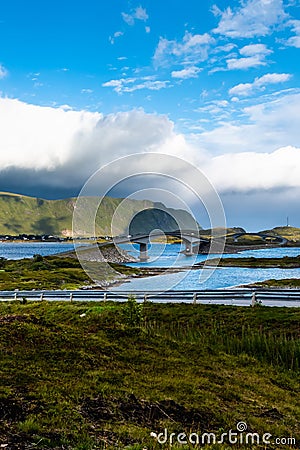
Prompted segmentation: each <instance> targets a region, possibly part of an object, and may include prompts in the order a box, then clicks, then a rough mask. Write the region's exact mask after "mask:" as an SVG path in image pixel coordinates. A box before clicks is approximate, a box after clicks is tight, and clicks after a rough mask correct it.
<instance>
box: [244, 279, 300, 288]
mask: <svg viewBox="0 0 300 450" xmlns="http://www.w3.org/2000/svg"><path fill="white" fill-rule="evenodd" d="M251 286H253V287H265V288H269V287H274V288H279V289H280V288H282V289H283V288H291V289H292V288H294V289H299V288H300V279H299V278H285V279H281V280H275V279H273V278H272V279H271V280H266V281H259V282H257V283H253V284H251Z"/></svg>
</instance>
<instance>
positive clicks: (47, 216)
mask: <svg viewBox="0 0 300 450" xmlns="http://www.w3.org/2000/svg"><path fill="white" fill-rule="evenodd" d="M122 201H123V199H120V198H111V197H105V198H104V199H103V201H102V204H101V208H100V209H99V210H98V212H97V216H96V234H97V235H98V236H101V235H110V234H111V220H112V217H113V214H114V212H115V210H116V208H117V207H118V206H119V204H120V203H121V202H122ZM98 202H99V199H98V198H97V197H85V198H84V199H82V201H81V206H82V205H83V208H82V210H83V215H84V220H88V218H91V220H92V213H93V211H94V210H95V204H96V205H97V204H98ZM75 203H76V198H67V199H63V200H45V199H41V198H35V197H28V196H25V195H19V194H11V193H7V192H0V235H19V234H35V235H43V234H50V235H55V236H71V233H72V219H73V211H74V206H75ZM146 208H159V209H162V210H164V211H167V212H169V213H170V214H173V215H174V214H175V215H176V216H178V217H179V219H180V222H181V224H182V222H185V223H187V224H189V223H191V222H192V219H191V216H190V215H189V213H187V212H186V211H183V210H173V209H168V208H166V207H165V206H164V205H163V204H161V203H153V202H151V201H148V200H142V201H140V200H127V202H126V214H125V215H124V216H122V217H121V218H119V220H118V224H117V227H116V228H114V234H122V233H124V232H126V227H127V226H128V221H129V219H130V218H131V217H132V216H133V215H134V214H135V213H138V212H139V211H141V210H143V209H146ZM164 216H166V215H164ZM152 218H153V226H154V227H155V228H160V226H161V223H162V222H161V214H160V213H159V211H158V210H156V211H154V213H153V214H152ZM168 220H169V222H168ZM137 225H138V226H137V229H139V230H140V232H143V228H144V224H143V221H142V220H141V221H140V223H138V224H137ZM164 225H165V226H166V227H167V229H169V228H170V227H171V226H172V225H173V222H172V219H171V217H170V218H169V219H167V223H165V221H164ZM186 228H188V226H186ZM83 235H84V231H83V232H82V236H83Z"/></svg>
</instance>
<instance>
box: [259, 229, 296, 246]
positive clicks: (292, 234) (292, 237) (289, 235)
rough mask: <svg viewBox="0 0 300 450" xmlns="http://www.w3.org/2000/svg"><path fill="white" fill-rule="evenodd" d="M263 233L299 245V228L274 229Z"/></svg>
mask: <svg viewBox="0 0 300 450" xmlns="http://www.w3.org/2000/svg"><path fill="white" fill-rule="evenodd" d="M263 233H267V234H273V235H274V236H282V237H284V238H286V239H288V240H289V241H292V242H297V243H300V228H297V227H275V228H273V229H272V230H266V231H264V232H263Z"/></svg>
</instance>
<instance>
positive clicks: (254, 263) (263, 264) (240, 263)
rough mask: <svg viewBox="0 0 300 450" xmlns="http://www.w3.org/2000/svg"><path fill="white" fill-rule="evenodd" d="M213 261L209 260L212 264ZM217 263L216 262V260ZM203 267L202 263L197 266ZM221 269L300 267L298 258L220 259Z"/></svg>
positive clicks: (299, 258) (299, 257)
mask: <svg viewBox="0 0 300 450" xmlns="http://www.w3.org/2000/svg"><path fill="white" fill-rule="evenodd" d="M214 261H215V260H214V259H212V260H210V262H211V263H212V264H213V263H214ZM216 261H217V260H216ZM198 265H199V266H200V265H203V263H199V264H198ZM219 266H221V267H248V268H271V267H279V268H281V269H292V268H298V267H300V255H299V256H284V257H283V258H254V257H253V256H251V257H247V258H222V259H221V260H220V262H219Z"/></svg>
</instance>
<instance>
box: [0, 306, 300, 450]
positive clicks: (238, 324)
mask: <svg viewBox="0 0 300 450" xmlns="http://www.w3.org/2000/svg"><path fill="white" fill-rule="evenodd" d="M132 308H134V305H132V304H131V305H130V308H129V309H128V305H127V303H125V304H120V303H113V302H106V303H103V302H102V303H101V302H97V303H92V302H85V303H83V302H78V303H77V302H74V303H62V302H28V303H27V304H25V305H23V304H21V303H20V302H17V301H15V302H2V303H0V352H1V355H2V356H1V365H0V419H1V422H0V423H1V424H0V444H2V443H4V444H5V443H9V447H8V448H12V449H14V448H16V449H17V448H26V447H25V444H27V445H28V446H30V445H31V446H33V447H34V448H37V449H43V450H45V449H48V448H52V449H53V448H55V449H70V450H71V449H72V450H79V449H86V450H91V449H102V448H103V449H112V448H115V449H116V448H118V449H125V448H127V449H132V450H133V449H136V450H142V449H143V448H147V449H159V448H169V447H168V446H161V445H159V444H156V443H155V440H154V439H153V438H151V437H150V432H151V431H154V432H161V431H163V429H164V428H168V430H169V432H172V431H174V432H177V433H178V432H179V431H185V432H190V431H194V432H201V433H202V432H205V431H211V432H213V431H214V432H216V433H217V434H219V435H220V434H221V432H222V430H223V431H224V430H225V431H227V430H229V429H230V428H232V429H235V426H236V423H237V422H238V421H241V420H243V421H245V422H246V423H247V424H248V427H249V429H250V430H252V431H256V432H258V433H266V432H269V433H272V434H273V435H274V436H291V435H292V436H294V437H295V438H296V439H298V443H299V439H300V426H299V423H300V406H299V392H300V383H299V375H300V372H299V360H300V343H299V321H300V311H299V310H298V309H296V308H294V309H288V308H266V307H258V308H242V307H233V306H215V305H188V304H168V305H162V304H152V303H146V305H145V306H144V307H143V311H142V312H141V315H139V316H138V322H136V323H140V321H141V320H142V322H141V325H140V327H132V326H129V324H130V323H133V322H132V320H131V319H132V317H133V316H132V314H131V312H132ZM129 312H130V314H129ZM22 445H23V447H22ZM18 446H19V447H18ZM298 447H299V446H296V448H298ZM172 448H175V449H176V448H178V447H176V446H174V447H172ZM180 448H184V447H180ZM185 448H187V447H185ZM190 448H191V447H190ZM205 448H214V449H220V450H225V449H228V448H230V446H226V445H216V446H206V447H205ZM237 448H245V447H243V446H237ZM252 448H258V447H255V446H253V447H252ZM268 448H274V449H275V448H280V447H278V446H277V447H275V446H273V447H272V446H268ZM283 448H292V447H289V446H285V447H283ZM294 448H295V447H294Z"/></svg>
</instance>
